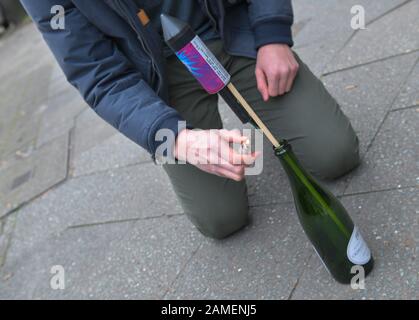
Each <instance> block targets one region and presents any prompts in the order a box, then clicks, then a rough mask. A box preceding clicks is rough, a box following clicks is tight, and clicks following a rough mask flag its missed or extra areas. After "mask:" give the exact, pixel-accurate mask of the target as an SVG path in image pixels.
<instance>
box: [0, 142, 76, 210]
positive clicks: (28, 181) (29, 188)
mask: <svg viewBox="0 0 419 320" xmlns="http://www.w3.org/2000/svg"><path fill="white" fill-rule="evenodd" d="M67 157H68V136H67V135H63V136H61V137H60V138H57V139H56V140H54V141H52V142H51V143H49V144H47V145H45V146H44V147H42V148H40V149H38V150H36V151H34V152H33V153H32V154H31V155H30V156H29V157H23V158H21V159H20V160H16V161H13V162H10V163H8V164H7V165H5V166H3V167H2V168H1V169H0V216H2V215H4V214H6V213H7V212H9V211H10V210H12V209H13V208H15V207H17V206H19V205H21V204H22V203H25V202H26V201H28V200H30V199H32V198H34V197H36V196H37V195H39V194H41V193H43V192H44V191H45V190H47V189H49V188H50V187H52V186H53V185H56V184H57V183H59V182H61V181H62V180H64V179H65V178H66V175H67Z"/></svg>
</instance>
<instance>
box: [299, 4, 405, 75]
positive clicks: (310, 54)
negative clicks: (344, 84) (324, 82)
mask: <svg viewBox="0 0 419 320" xmlns="http://www.w3.org/2000/svg"><path fill="white" fill-rule="evenodd" d="M403 2H404V0H385V1H379V2H377V1H375V2H371V1H368V0H362V1H359V0H358V1H355V0H345V1H338V2H337V1H333V0H327V1H313V0H297V1H293V6H294V15H295V20H296V21H295V25H294V41H295V50H296V51H297V53H298V54H299V55H300V58H302V60H303V61H304V62H305V63H306V64H307V65H308V66H309V67H310V69H311V70H312V71H313V73H314V74H315V75H317V76H321V75H322V74H323V72H324V70H325V68H326V66H327V65H328V64H329V63H330V62H331V61H332V60H333V59H334V58H335V56H336V55H337V54H338V53H339V51H340V49H341V48H342V47H343V46H344V45H345V43H346V42H347V41H348V40H349V38H350V37H351V36H352V35H353V33H354V30H353V29H352V28H351V25H350V22H351V19H352V17H353V15H352V14H351V8H352V7H353V6H354V5H362V6H363V7H364V8H365V12H366V23H367V24H368V23H369V22H370V21H372V20H374V19H376V18H377V17H379V16H380V15H382V14H384V13H385V12H387V11H389V10H391V9H393V8H394V7H396V6H397V5H400V4H401V3H403ZM319 12H322V13H325V12H327V21H328V22H327V23H325V22H324V14H319ZM345 21H347V23H344V22H345Z"/></svg>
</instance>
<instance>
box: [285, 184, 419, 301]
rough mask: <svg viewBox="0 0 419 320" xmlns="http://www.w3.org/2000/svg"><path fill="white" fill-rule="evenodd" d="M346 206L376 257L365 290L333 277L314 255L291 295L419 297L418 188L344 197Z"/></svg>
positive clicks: (314, 297)
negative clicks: (357, 288)
mask: <svg viewBox="0 0 419 320" xmlns="http://www.w3.org/2000/svg"><path fill="white" fill-rule="evenodd" d="M344 205H345V206H346V207H347V209H348V211H349V212H350V213H351V215H352V218H353V219H354V220H355V221H356V223H357V224H358V225H359V226H360V228H361V230H362V233H363V237H364V238H365V240H366V241H367V243H368V244H369V246H370V249H371V251H372V253H373V256H374V260H375V266H374V270H373V271H372V273H371V274H370V275H369V276H368V277H367V278H366V279H365V290H353V289H352V288H351V286H350V285H347V286H345V285H340V284H338V283H337V282H335V281H334V280H333V279H332V278H331V277H330V276H329V274H328V273H327V271H326V270H325V268H324V267H323V265H322V264H321V262H320V259H318V257H317V256H316V255H315V254H313V255H312V258H311V260H310V262H309V265H308V266H307V268H306V270H305V272H304V275H303V276H302V277H301V279H300V280H299V283H298V286H297V288H296V290H295V292H294V295H293V299H326V300H330V299H418V298H419V295H418V292H419V290H418V289H419V282H418V276H419V273H418V270H419V269H418V260H417V259H418V257H417V244H418V240H419V233H418V230H419V225H418V221H419V220H418V214H419V211H418V209H417V208H418V205H419V198H418V189H413V188H412V189H408V190H406V189H404V190H393V191H387V192H378V193H370V194H363V195H357V196H351V197H345V199H344Z"/></svg>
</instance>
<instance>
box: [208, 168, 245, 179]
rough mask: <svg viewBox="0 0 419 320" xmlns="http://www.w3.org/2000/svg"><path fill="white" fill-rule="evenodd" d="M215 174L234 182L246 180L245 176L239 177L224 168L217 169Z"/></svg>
mask: <svg viewBox="0 0 419 320" xmlns="http://www.w3.org/2000/svg"><path fill="white" fill-rule="evenodd" d="M215 173H216V174H217V175H219V176H222V177H225V178H228V179H232V180H235V181H241V180H243V178H244V175H239V174H237V173H234V172H231V171H229V170H226V169H224V168H222V167H217V168H215Z"/></svg>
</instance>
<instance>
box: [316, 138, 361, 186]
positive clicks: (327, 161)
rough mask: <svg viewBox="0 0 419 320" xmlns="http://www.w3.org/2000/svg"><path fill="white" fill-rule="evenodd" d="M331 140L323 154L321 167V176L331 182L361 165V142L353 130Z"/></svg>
mask: <svg viewBox="0 0 419 320" xmlns="http://www.w3.org/2000/svg"><path fill="white" fill-rule="evenodd" d="M331 140H332V141H330V142H329V143H328V144H327V146H326V147H327V149H326V150H325V151H324V152H322V154H321V157H320V158H321V159H320V162H321V163H320V165H319V176H320V177H322V178H324V179H329V180H330V179H337V178H339V177H341V176H343V175H345V174H347V173H348V172H350V171H352V170H353V169H355V168H356V167H357V166H358V165H359V163H360V156H359V140H358V137H357V136H356V134H355V133H354V132H352V130H351V131H350V132H349V133H347V134H342V135H336V136H335V137H334V138H333V139H331Z"/></svg>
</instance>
